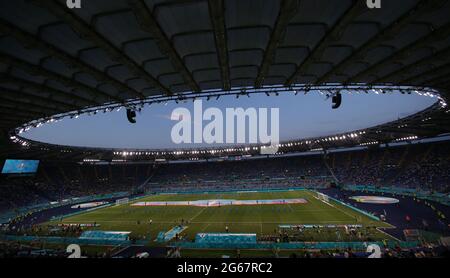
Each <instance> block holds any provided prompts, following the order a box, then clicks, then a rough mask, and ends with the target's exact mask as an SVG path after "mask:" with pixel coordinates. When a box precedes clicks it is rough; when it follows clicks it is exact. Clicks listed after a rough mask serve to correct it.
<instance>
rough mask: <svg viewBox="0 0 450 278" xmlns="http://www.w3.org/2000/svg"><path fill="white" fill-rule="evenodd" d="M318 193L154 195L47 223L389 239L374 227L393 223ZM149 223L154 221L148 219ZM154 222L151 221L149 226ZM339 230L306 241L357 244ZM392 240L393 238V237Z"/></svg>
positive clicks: (142, 234)
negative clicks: (353, 227)
mask: <svg viewBox="0 0 450 278" xmlns="http://www.w3.org/2000/svg"><path fill="white" fill-rule="evenodd" d="M316 196H317V193H315V192H314V191H308V190H304V191H284V192H245V193H237V192H230V193H219V194H177V195H169V194H162V195H152V196H148V197H144V198H141V199H139V200H135V201H133V202H131V203H129V204H123V205H115V206H111V207H107V208H102V209H98V210H94V211H91V212H86V213H83V214H79V215H76V216H72V217H68V218H64V219H63V220H62V221H61V222H60V221H52V222H50V223H45V225H47V224H57V223H67V224H68V223H76V224H87V223H94V222H95V223H97V224H100V227H97V228H96V229H100V230H105V231H131V232H132V234H131V236H132V237H134V238H138V239H144V238H145V239H148V240H153V239H155V238H156V236H157V235H158V233H159V232H161V231H164V232H166V231H169V230H170V229H171V228H173V227H174V226H176V225H179V224H181V221H183V222H184V223H186V222H187V224H185V225H186V226H187V229H185V230H184V231H183V233H182V235H183V236H184V237H186V238H188V239H194V238H195V235H196V234H197V233H201V232H225V227H228V229H229V232H230V233H256V234H257V235H258V237H263V236H267V235H274V234H277V233H278V232H279V231H278V225H283V224H285V225H296V224H317V225H319V224H321V225H330V224H335V225H339V224H361V225H363V227H364V228H363V229H362V231H363V232H364V233H365V234H366V235H368V236H370V237H371V238H373V239H374V240H381V239H387V238H390V237H389V236H388V235H386V234H385V233H383V232H381V231H379V230H378V229H376V228H380V227H384V228H388V227H390V225H389V224H387V223H384V222H381V221H375V220H373V219H371V218H369V217H367V216H365V215H364V214H362V213H359V212H357V211H355V210H353V209H351V208H348V207H346V206H343V205H340V204H339V203H336V202H334V201H332V200H330V203H329V204H327V203H325V202H323V201H321V200H318V199H317V198H316ZM292 198H303V199H305V200H307V203H306V204H282V205H253V206H221V207H195V206H157V207H154V206H147V207H138V206H131V204H133V203H135V202H143V201H147V202H151V201H195V200H210V199H236V200H264V199H265V200H268V199H292ZM150 220H151V221H150ZM150 222H151V223H150ZM337 233H338V232H337V231H336V229H334V230H332V229H324V230H323V231H321V232H319V233H317V231H305V232H303V233H302V236H303V237H304V238H303V239H304V240H308V241H336V240H342V241H344V240H355V238H348V237H347V236H346V235H345V234H344V233H341V235H337ZM390 239H392V238H390Z"/></svg>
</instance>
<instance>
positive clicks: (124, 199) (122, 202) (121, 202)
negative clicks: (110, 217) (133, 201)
mask: <svg viewBox="0 0 450 278" xmlns="http://www.w3.org/2000/svg"><path fill="white" fill-rule="evenodd" d="M129 201H130V198H120V199H117V200H116V206H118V205H123V204H128V202H129Z"/></svg>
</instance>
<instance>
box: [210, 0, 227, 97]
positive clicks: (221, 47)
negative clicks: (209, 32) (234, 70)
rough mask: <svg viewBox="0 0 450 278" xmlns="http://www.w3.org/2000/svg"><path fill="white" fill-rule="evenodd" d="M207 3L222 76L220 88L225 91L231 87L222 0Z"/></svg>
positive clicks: (211, 0)
mask: <svg viewBox="0 0 450 278" xmlns="http://www.w3.org/2000/svg"><path fill="white" fill-rule="evenodd" d="M208 5H209V15H210V18H211V22H212V25H213V28H214V40H215V42H216V51H217V57H218V59H219V66H220V74H221V76H222V88H223V89H224V90H225V91H229V90H230V89H231V83H230V65H229V63H228V45H227V30H226V27H225V5H224V0H208Z"/></svg>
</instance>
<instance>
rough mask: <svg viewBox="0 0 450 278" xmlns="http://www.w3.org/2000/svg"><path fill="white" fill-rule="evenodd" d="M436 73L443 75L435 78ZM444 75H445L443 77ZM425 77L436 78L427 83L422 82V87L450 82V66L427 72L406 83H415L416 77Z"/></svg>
mask: <svg viewBox="0 0 450 278" xmlns="http://www.w3.org/2000/svg"><path fill="white" fill-rule="evenodd" d="M436 73H441V74H440V75H438V76H434V75H435V74H436ZM442 73H443V75H442ZM423 76H434V77H431V78H428V79H426V80H425V81H423V82H421V85H434V84H439V83H442V82H443V81H447V80H450V64H445V65H442V66H440V67H437V68H434V69H431V70H429V71H426V72H424V73H421V74H418V75H416V76H413V77H410V78H408V79H406V80H405V83H406V82H413V81H414V80H415V78H416V77H423Z"/></svg>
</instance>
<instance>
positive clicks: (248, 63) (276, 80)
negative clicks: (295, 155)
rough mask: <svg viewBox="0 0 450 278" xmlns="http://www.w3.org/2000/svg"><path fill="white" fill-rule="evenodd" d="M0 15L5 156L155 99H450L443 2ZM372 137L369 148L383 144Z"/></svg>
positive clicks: (52, 4)
mask: <svg viewBox="0 0 450 278" xmlns="http://www.w3.org/2000/svg"><path fill="white" fill-rule="evenodd" d="M0 5H1V8H0V92H1V93H0V128H1V130H2V136H1V137H2V139H1V140H2V142H1V145H2V146H3V150H2V153H1V156H6V155H9V154H20V152H21V151H20V150H17V149H16V147H15V145H11V144H10V142H9V140H8V139H9V138H8V136H7V134H8V132H9V130H11V129H12V128H15V127H17V126H19V125H21V124H23V123H25V122H28V121H31V120H33V119H37V118H42V117H46V116H50V115H54V114H59V113H64V112H68V111H76V110H80V109H83V108H85V107H89V106H92V107H94V106H98V105H102V104H104V103H109V102H119V103H120V102H125V101H126V100H129V99H143V98H147V97H149V96H155V95H176V94H182V93H185V92H198V91H204V90H209V89H222V90H224V91H227V90H229V89H230V88H233V87H242V86H251V87H256V88H261V87H263V86H267V85H285V86H287V87H289V86H292V85H294V84H327V83H342V84H350V83H366V84H387V83H392V84H395V85H402V84H403V85H415V86H419V87H431V88H435V89H438V90H439V91H440V92H441V94H442V96H443V97H445V98H447V99H448V97H447V96H448V90H449V89H450V18H449V16H448V15H449V14H450V1H446V0H402V1H382V8H381V9H369V8H368V7H367V6H366V1H365V0H360V1H351V0H341V1H332V0H283V1H282V0H264V1H261V0H246V1H242V0H227V1H221V0H209V1H206V0H205V1H193V0H172V1H170V0H167V1H158V0H114V1H111V0H85V1H83V0H82V1H81V5H82V7H81V8H80V9H69V8H68V7H67V6H66V0H32V1H25V0H16V1H2V2H1V3H0ZM445 112H446V111H443V110H439V111H434V110H433V113H432V115H428V114H427V116H426V118H424V117H422V116H421V115H418V116H417V118H414V117H411V119H409V124H408V126H407V127H406V128H401V129H399V128H394V127H393V126H389V125H388V126H386V127H383V130H382V131H383V136H386V137H388V138H391V139H392V136H394V137H405V136H410V135H411V134H415V135H418V136H428V137H429V136H434V135H439V134H443V133H446V132H449V131H450V125H449V122H450V121H449V115H448V113H445ZM428 118H430V119H431V120H427V121H426V122H424V119H428ZM394 125H395V126H396V127H398V124H394ZM379 130H381V129H379ZM392 134H395V135H392ZM377 136H381V135H372V137H371V138H372V140H381V139H382V138H379V137H377ZM13 149H15V150H13ZM27 152H28V153H29V155H42V154H41V153H39V150H36V152H32V151H30V150H28V151H27ZM47 155H48V154H47ZM58 155H60V154H59V152H58Z"/></svg>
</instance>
